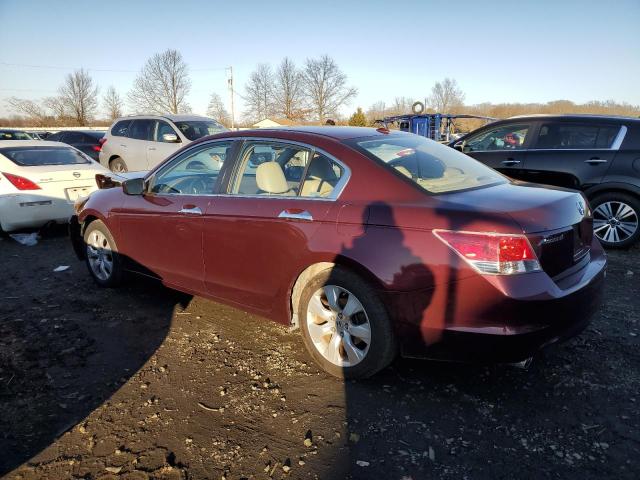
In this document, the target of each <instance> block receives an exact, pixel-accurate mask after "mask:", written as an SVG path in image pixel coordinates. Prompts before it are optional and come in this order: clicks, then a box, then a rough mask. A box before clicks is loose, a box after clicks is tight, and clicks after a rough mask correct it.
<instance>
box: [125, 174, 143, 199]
mask: <svg viewBox="0 0 640 480" xmlns="http://www.w3.org/2000/svg"><path fill="white" fill-rule="evenodd" d="M122 191H123V192H124V193H125V194H127V195H142V194H143V193H144V178H132V179H130V180H125V181H124V182H122Z"/></svg>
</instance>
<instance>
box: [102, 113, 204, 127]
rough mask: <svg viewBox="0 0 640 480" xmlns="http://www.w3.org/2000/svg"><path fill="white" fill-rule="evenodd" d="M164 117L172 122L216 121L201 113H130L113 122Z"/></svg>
mask: <svg viewBox="0 0 640 480" xmlns="http://www.w3.org/2000/svg"><path fill="white" fill-rule="evenodd" d="M160 118H164V119H167V120H171V121H172V122H188V121H203V120H209V121H215V120H214V119H213V118H209V117H203V116H201V115H182V114H170V113H167V114H164V115H128V116H126V117H120V118H117V119H116V120H115V121H114V122H113V123H114V124H115V123H117V122H121V121H125V120H157V119H160Z"/></svg>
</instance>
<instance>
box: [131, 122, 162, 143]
mask: <svg viewBox="0 0 640 480" xmlns="http://www.w3.org/2000/svg"><path fill="white" fill-rule="evenodd" d="M154 123H155V122H154V121H153V120H133V121H132V122H131V126H130V127H129V133H128V135H127V136H128V137H129V138H135V139H136V140H151V138H152V135H153V127H154Z"/></svg>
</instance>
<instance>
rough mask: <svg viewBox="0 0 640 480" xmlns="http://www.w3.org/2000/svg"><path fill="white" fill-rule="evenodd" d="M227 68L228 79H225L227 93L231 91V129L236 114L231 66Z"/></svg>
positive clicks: (233, 125)
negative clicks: (227, 86)
mask: <svg viewBox="0 0 640 480" xmlns="http://www.w3.org/2000/svg"><path fill="white" fill-rule="evenodd" d="M228 69H229V79H228V80H227V82H228V84H229V93H231V130H233V129H234V128H235V122H236V114H235V107H234V105H233V97H234V94H233V67H228Z"/></svg>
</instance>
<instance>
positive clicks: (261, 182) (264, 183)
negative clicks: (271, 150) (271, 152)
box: [256, 162, 290, 193]
mask: <svg viewBox="0 0 640 480" xmlns="http://www.w3.org/2000/svg"><path fill="white" fill-rule="evenodd" d="M256 183H257V184H258V188H259V189H260V190H262V191H263V192H267V193H285V192H288V191H289V190H290V188H289V185H288V184H287V179H286V178H285V176H284V172H283V171H282V167H281V166H280V164H279V163H277V162H265V163H261V164H260V165H259V166H258V169H257V170H256Z"/></svg>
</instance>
